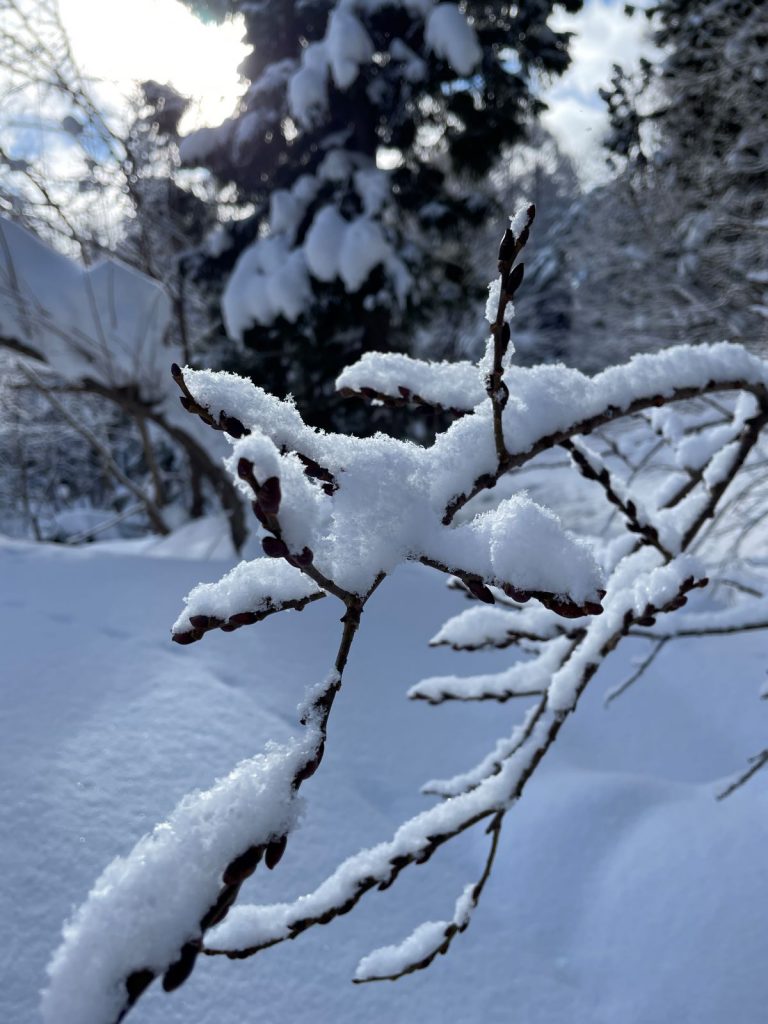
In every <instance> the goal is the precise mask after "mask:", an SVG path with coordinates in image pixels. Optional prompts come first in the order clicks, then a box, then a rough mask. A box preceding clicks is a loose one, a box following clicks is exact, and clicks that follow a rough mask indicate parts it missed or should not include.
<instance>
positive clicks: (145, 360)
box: [0, 218, 246, 547]
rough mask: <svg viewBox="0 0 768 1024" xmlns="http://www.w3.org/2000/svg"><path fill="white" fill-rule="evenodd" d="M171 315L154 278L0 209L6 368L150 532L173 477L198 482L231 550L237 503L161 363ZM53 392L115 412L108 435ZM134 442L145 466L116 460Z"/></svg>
mask: <svg viewBox="0 0 768 1024" xmlns="http://www.w3.org/2000/svg"><path fill="white" fill-rule="evenodd" d="M171 320H172V303H171V299H170V297H169V294H168V292H167V291H166V289H165V288H164V287H163V285H162V284H161V283H160V282H159V281H157V280H155V279H153V278H151V277H149V276H147V275H146V274H144V273H142V272H141V271H139V270H136V269H135V268H133V267H131V266H129V265H128V264H126V263H124V262H123V261H122V260H119V259H115V258H112V257H105V258H103V259H100V260H98V261H97V262H96V263H92V264H91V265H90V266H82V265H80V264H79V263H77V262H76V261H75V260H73V259H70V258H68V257H67V256H64V255H63V254H62V253H59V252H56V251H54V250H53V249H51V248H50V247H49V246H47V245H46V244H45V243H44V242H42V241H41V240H40V239H39V238H38V237H37V236H36V235H34V234H33V233H32V232H31V231H28V230H27V229H26V228H24V227H22V226H21V225H20V224H17V223H15V222H14V221H11V220H7V219H6V218H0V349H3V350H6V351H7V352H8V353H10V355H9V356H8V357H7V358H6V360H5V362H6V365H7V366H10V367H11V370H12V372H13V373H14V374H15V376H16V377H18V378H19V379H20V380H21V381H22V383H24V385H25V386H26V387H27V388H28V389H30V388H31V389H33V390H36V391H37V392H39V395H40V396H42V403H41V404H42V405H43V407H45V406H46V405H47V404H48V405H51V406H53V408H54V413H56V414H58V419H53V422H54V423H56V422H61V420H62V419H63V420H64V422H65V423H67V424H68V425H69V426H70V427H71V428H72V429H73V430H74V431H75V432H76V433H78V434H79V435H80V436H81V437H82V438H85V442H86V447H88V446H90V448H91V449H93V451H94V452H95V454H96V456H97V458H98V459H99V460H100V462H101V464H102V465H103V466H104V469H105V471H107V472H109V473H111V474H112V475H113V476H114V477H115V478H116V479H117V481H118V483H119V484H120V486H121V487H122V489H123V492H124V493H125V494H126V495H128V497H130V499H131V501H132V503H133V504H137V503H138V508H139V509H140V510H143V511H144V512H145V513H146V517H147V519H148V521H149V523H150V525H151V526H152V528H154V529H155V531H156V532H158V533H167V532H168V530H169V527H168V525H167V523H166V520H165V517H164V514H163V513H162V512H161V506H162V505H163V504H164V501H163V499H162V495H163V494H164V492H165V491H166V490H167V489H170V488H169V486H168V485H170V484H171V482H172V481H174V480H178V477H179V476H183V477H184V484H186V483H187V482H188V481H191V485H190V486H189V488H187V487H184V486H182V487H177V488H176V489H177V492H178V491H182V493H183V492H186V490H187V489H189V490H190V491H193V492H194V491H195V486H194V485H195V483H196V484H197V489H198V490H199V489H200V487H201V486H202V485H201V481H203V480H204V481H206V483H207V485H208V486H209V488H210V490H211V491H213V492H214V493H215V494H216V496H217V498H218V499H219V501H220V502H221V504H222V506H223V508H224V509H225V511H226V512H227V514H228V515H229V517H230V523H231V533H232V539H233V542H234V543H235V545H236V546H237V547H239V546H240V545H241V544H242V542H243V540H244V539H245V532H246V531H245V526H244V521H243V510H242V503H241V502H240V501H239V500H238V498H237V495H236V493H235V490H234V488H233V487H232V485H231V483H230V481H229V478H228V477H227V476H226V474H225V473H224V472H223V470H222V468H221V466H220V465H219V456H220V451H219V450H218V447H217V444H216V441H217V439H216V438H214V437H213V436H211V438H210V439H204V440H203V442H202V443H201V442H200V441H199V440H197V438H195V437H194V436H193V433H192V432H191V431H190V430H189V427H188V423H187V417H186V416H185V415H184V413H183V411H182V410H181V409H180V408H179V406H178V404H177V402H176V401H175V388H174V387H173V382H172V381H171V379H170V377H169V375H168V373H167V372H166V369H165V368H166V367H167V366H168V364H169V363H170V362H171V361H172V360H173V359H174V358H180V352H181V348H180V347H179V346H176V345H174V344H173V343H169V342H168V335H169V333H172V332H171V331H170V324H171ZM11 370H9V371H7V372H8V373H10V372H11ZM61 391H67V392H72V393H77V394H79V395H80V396H84V395H87V396H93V400H92V402H91V404H93V405H96V404H97V402H98V401H100V402H102V403H105V402H106V403H109V406H110V408H111V411H112V416H113V418H116V417H119V418H120V419H121V421H122V422H121V430H120V431H119V432H118V431H116V432H114V433H115V436H116V440H115V439H113V438H110V436H109V432H108V431H107V430H106V428H105V426H104V424H105V423H106V422H108V421H107V418H106V417H105V419H104V421H103V423H102V425H101V429H97V430H96V431H94V430H91V429H90V428H89V426H88V424H87V423H86V422H85V421H86V419H87V417H86V416H83V415H82V413H83V404H82V403H81V405H80V410H79V413H77V412H74V413H73V412H69V411H68V408H67V406H66V404H62V401H61V399H60V398H59V397H58V392H61ZM49 415H50V414H49ZM47 427H48V429H49V430H50V429H51V419H50V418H49V420H48V423H47ZM97 434H99V435H100V436H96V435H97ZM211 442H213V443H211ZM137 444H138V445H139V446H140V450H142V454H143V462H144V463H145V468H144V470H143V472H141V473H140V472H138V471H136V472H134V471H132V470H130V467H129V466H126V467H125V469H124V468H121V466H120V465H119V463H121V462H123V463H125V461H126V460H125V458H123V456H124V455H125V453H126V451H127V450H129V449H131V448H133V447H135V446H136V445H137ZM163 451H165V452H166V453H170V458H171V469H172V470H173V471H174V472H173V473H172V474H170V473H166V474H165V476H163V475H162V474H161V473H160V469H159V462H160V459H161V455H162V453H163ZM8 458H9V460H10V459H11V455H10V453H9V455H8ZM179 466H180V467H181V468H180V469H179ZM126 470H128V472H127V471H126ZM144 478H147V479H148V481H149V482H150V483H152V484H153V485H154V487H153V489H154V496H153V497H152V498H150V496H149V494H148V493H147V491H148V488H145V487H143V486H140V484H141V485H143V484H144V483H145V479H144ZM81 483H83V484H84V483H85V481H84V480H83V479H82V478H81ZM184 496H185V497H186V494H185V493H184ZM175 497H176V498H177V500H178V497H179V495H178V493H177V494H176V496H175Z"/></svg>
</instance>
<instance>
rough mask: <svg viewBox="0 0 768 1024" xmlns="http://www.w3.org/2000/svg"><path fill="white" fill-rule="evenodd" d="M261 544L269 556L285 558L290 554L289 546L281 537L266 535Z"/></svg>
mask: <svg viewBox="0 0 768 1024" xmlns="http://www.w3.org/2000/svg"><path fill="white" fill-rule="evenodd" d="M261 546H262V548H263V549H264V554H265V555H267V556H268V557H269V558H285V557H286V556H287V555H288V554H289V551H288V546H287V545H286V543H285V541H283V540H280V539H279V537H264V538H263V539H262V541H261Z"/></svg>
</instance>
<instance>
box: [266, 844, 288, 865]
mask: <svg viewBox="0 0 768 1024" xmlns="http://www.w3.org/2000/svg"><path fill="white" fill-rule="evenodd" d="M287 845H288V836H281V837H280V838H279V839H273V840H272V842H271V843H269V844H268V846H267V852H266V854H265V856H264V863H265V864H266V865H267V867H268V868H269V870H270V871H271V870H272V869H273V868H276V867H277V865H278V864H279V863H280V861H281V860H282V859H283V854H284V853H285V848H286V846H287Z"/></svg>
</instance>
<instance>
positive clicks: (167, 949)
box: [42, 738, 309, 1024]
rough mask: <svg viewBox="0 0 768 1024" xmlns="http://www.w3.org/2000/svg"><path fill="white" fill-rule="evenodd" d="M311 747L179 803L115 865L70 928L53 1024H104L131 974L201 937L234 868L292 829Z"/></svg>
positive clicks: (261, 762) (48, 1000)
mask: <svg viewBox="0 0 768 1024" xmlns="http://www.w3.org/2000/svg"><path fill="white" fill-rule="evenodd" d="M306 743H307V739H306V738H305V743H304V744H302V743H299V742H293V743H291V744H289V745H288V746H286V747H278V746H276V745H273V746H272V748H271V749H269V750H268V751H267V752H266V753H265V754H263V755H259V756H257V757H254V758H251V759H250V760H248V761H243V762H242V763H241V764H239V765H238V766H237V767H236V768H235V769H234V770H233V771H232V772H230V774H229V775H228V776H227V777H226V778H224V779H220V780H219V781H218V782H217V783H216V784H215V785H214V786H213V787H212V788H211V789H208V790H205V791H202V792H198V793H192V794H190V795H188V796H186V797H184V799H183V800H182V801H181V803H180V804H179V805H178V807H177V808H176V810H175V811H174V812H173V813H172V814H171V816H170V817H169V818H168V820H167V821H166V822H163V823H162V824H160V825H157V826H156V827H155V829H154V830H153V832H152V833H151V834H150V835H147V836H145V837H144V838H143V839H141V840H140V841H139V842H138V843H137V844H136V846H135V847H134V849H133V850H132V851H131V853H130V854H128V856H127V857H118V858H116V859H115V860H114V861H113V862H112V863H111V864H110V865H109V867H107V869H106V870H105V871H104V873H103V874H102V875H101V877H100V878H99V879H98V880H97V882H96V883H95V885H94V887H93V889H92V890H91V892H90V894H89V896H88V899H87V900H86V902H85V903H84V904H83V905H82V906H81V907H80V908H79V910H78V911H77V912H76V913H75V914H74V916H73V917H72V918H71V919H70V921H69V922H68V923H67V924H66V925H65V926H64V933H63V934H64V938H63V942H62V944H61V946H59V948H58V950H57V951H56V954H55V956H54V957H53V960H52V961H51V964H50V967H49V972H48V973H49V984H48V988H47V989H46V991H45V993H44V995H43V999H42V1012H43V1019H44V1021H45V1022H46V1024H104V1022H105V1021H110V1020H114V1019H116V1017H117V1015H118V1013H119V1011H120V1009H121V1007H122V1006H123V1003H124V999H125V996H124V991H123V982H124V980H125V978H127V977H128V975H129V974H131V973H132V972H133V971H137V970H143V969H149V970H152V971H162V970H164V969H165V967H166V966H167V965H168V964H169V963H171V962H172V961H173V960H174V959H175V958H176V955H177V953H178V950H179V949H180V948H181V946H182V945H183V944H184V943H185V942H187V941H189V940H192V939H195V938H197V937H198V936H199V934H200V924H199V922H200V919H201V918H202V917H203V915H204V914H205V913H206V911H207V910H208V909H209V908H210V907H211V906H212V905H213V903H214V902H215V900H216V897H217V895H218V892H219V889H220V885H221V882H220V879H221V874H222V872H223V870H224V868H225V867H226V866H227V864H228V863H229V862H230V861H231V860H232V859H233V858H234V857H236V856H238V855H239V854H241V853H242V852H243V851H244V850H246V849H248V848H249V847H250V846H252V845H254V844H261V843H266V842H268V841H269V840H270V839H274V838H276V837H280V836H282V835H284V834H285V833H286V832H287V831H288V830H289V829H290V828H292V827H293V825H294V824H295V821H296V816H297V813H298V809H299V803H298V799H297V798H296V796H295V792H294V789H293V785H292V783H293V776H294V773H295V770H296V768H297V766H298V765H299V764H301V762H302V759H303V758H304V757H305V756H306V752H307V749H309V748H308V747H307V746H306Z"/></svg>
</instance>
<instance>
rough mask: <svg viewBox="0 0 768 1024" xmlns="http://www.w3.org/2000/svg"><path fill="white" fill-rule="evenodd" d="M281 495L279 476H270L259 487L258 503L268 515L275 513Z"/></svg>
mask: <svg viewBox="0 0 768 1024" xmlns="http://www.w3.org/2000/svg"><path fill="white" fill-rule="evenodd" d="M281 497H282V494H281V491H280V478H279V477H277V476H271V477H270V478H269V479H268V480H265V481H264V483H263V484H262V485H261V487H260V488H259V504H260V505H261V507H262V508H263V509H264V511H265V512H266V514H267V515H268V516H274V515H277V512H278V510H279V509H280V500H281Z"/></svg>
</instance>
